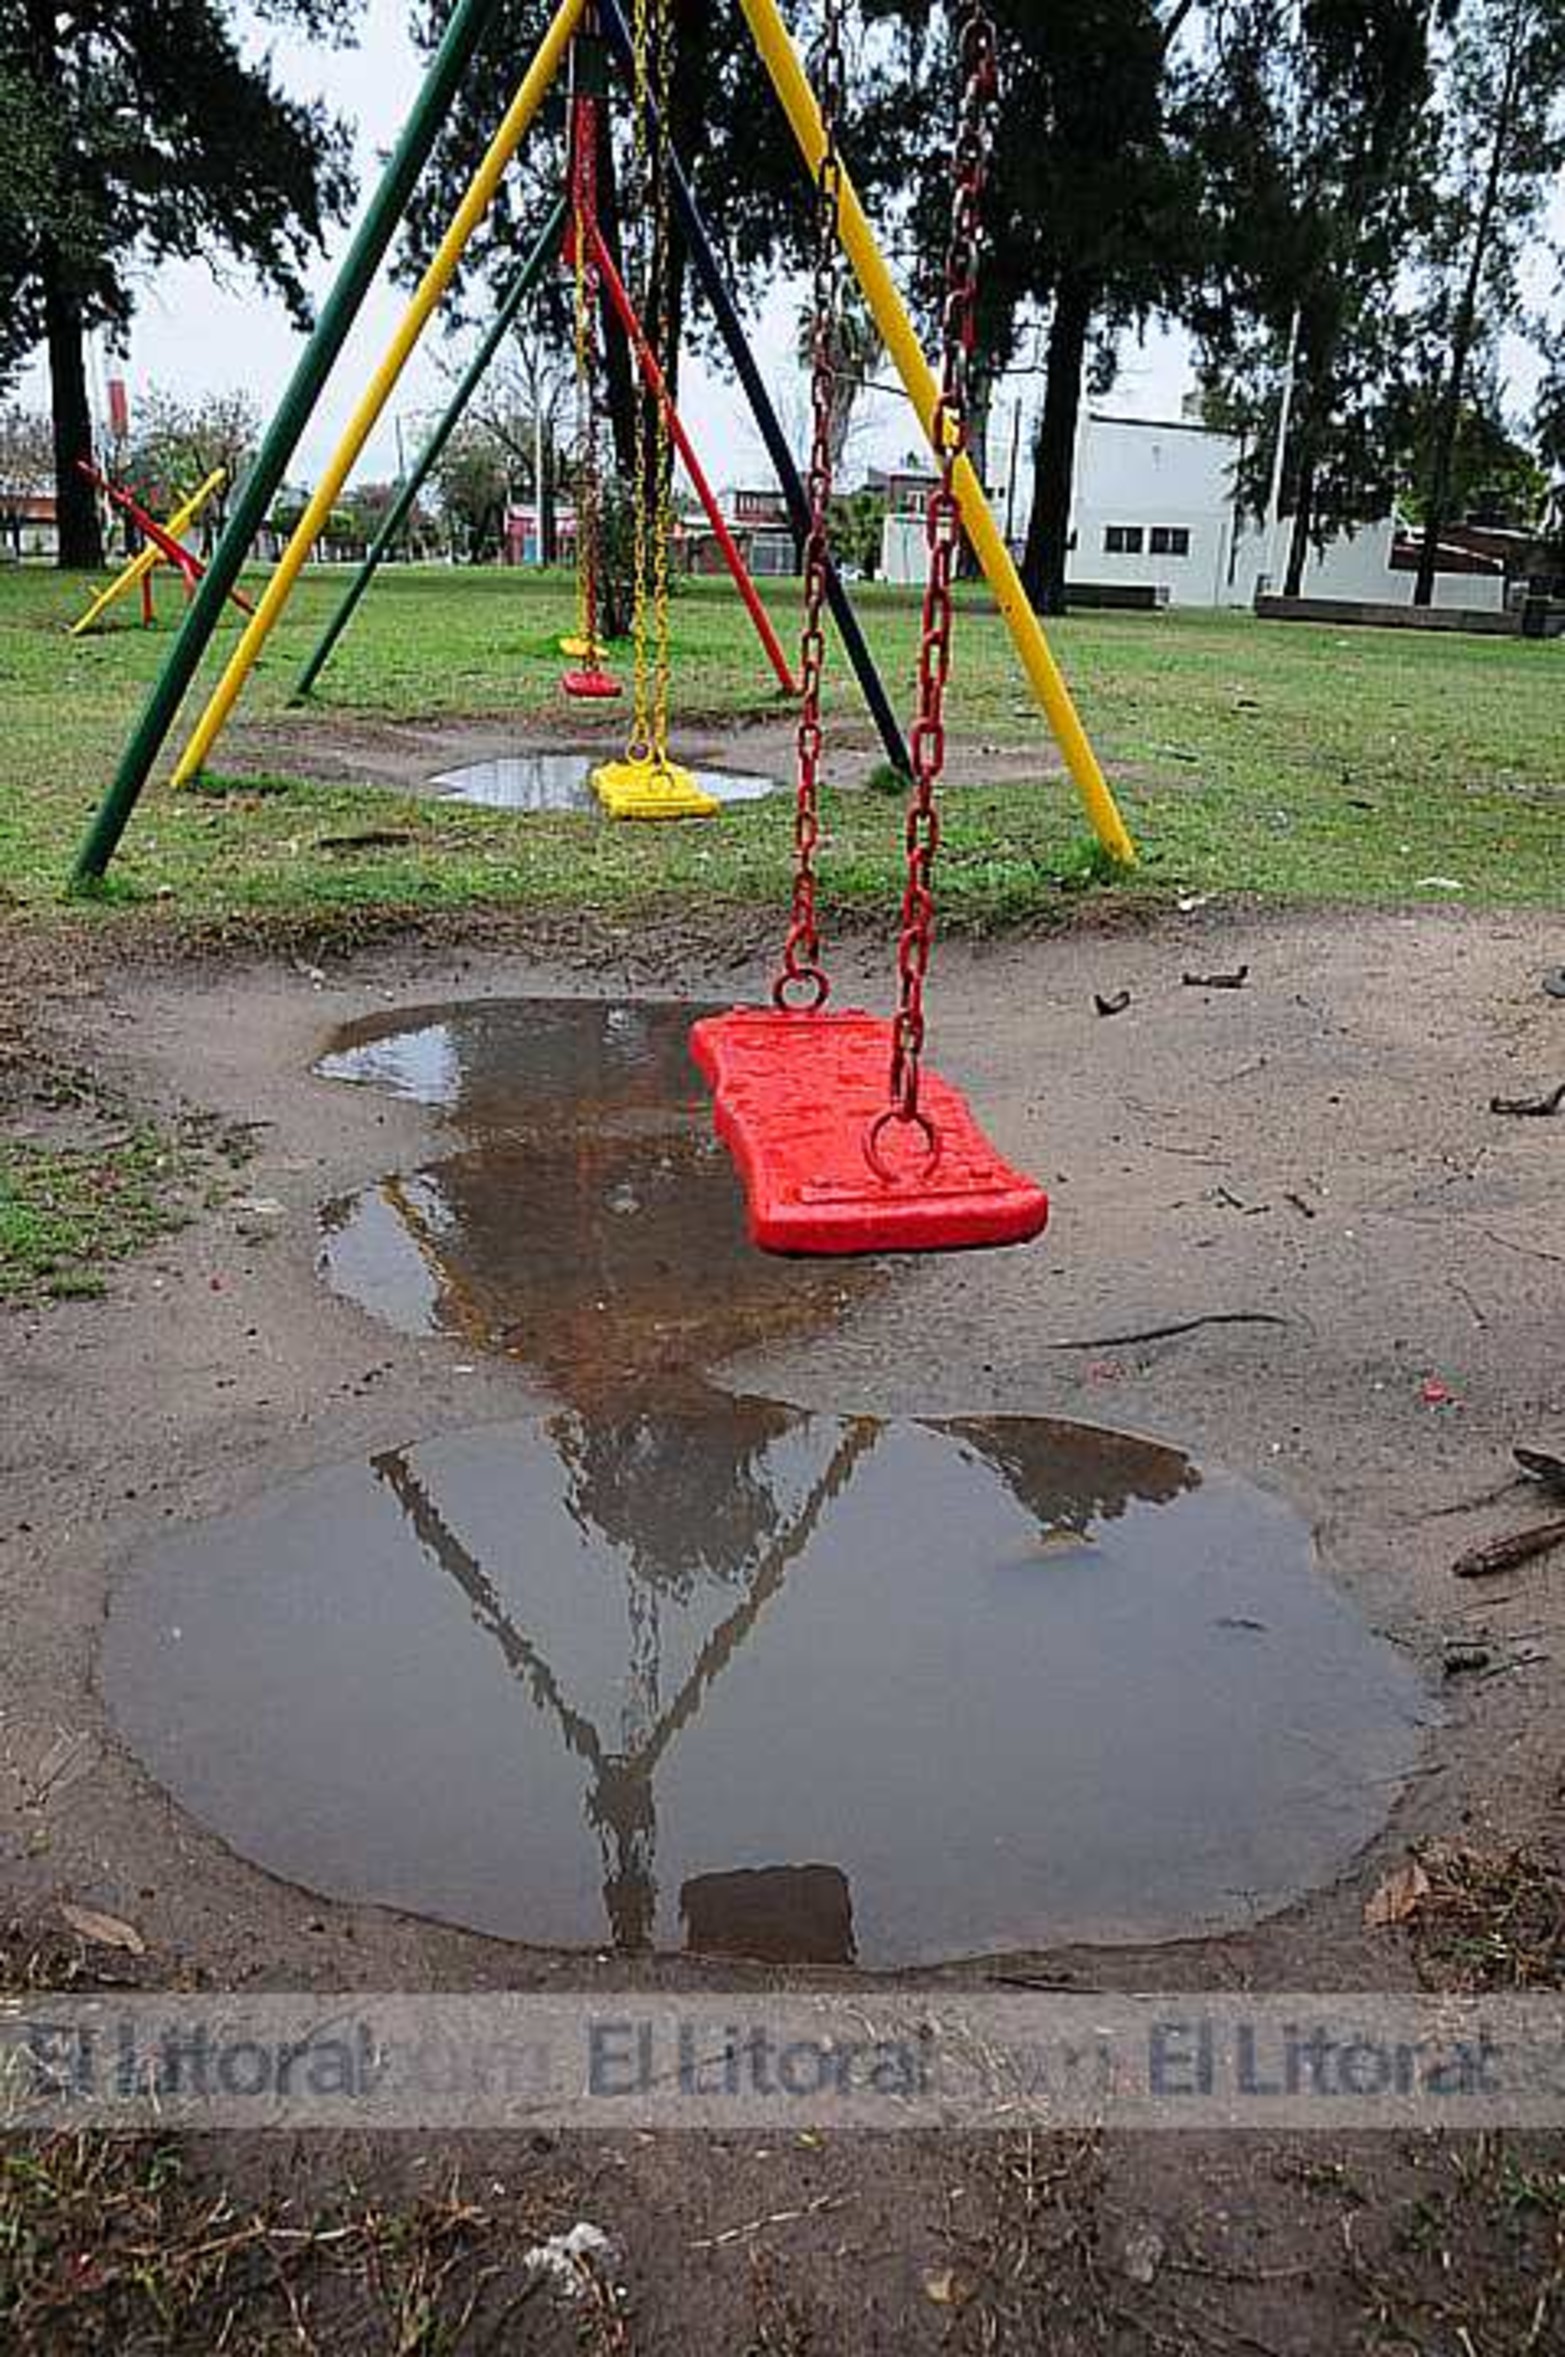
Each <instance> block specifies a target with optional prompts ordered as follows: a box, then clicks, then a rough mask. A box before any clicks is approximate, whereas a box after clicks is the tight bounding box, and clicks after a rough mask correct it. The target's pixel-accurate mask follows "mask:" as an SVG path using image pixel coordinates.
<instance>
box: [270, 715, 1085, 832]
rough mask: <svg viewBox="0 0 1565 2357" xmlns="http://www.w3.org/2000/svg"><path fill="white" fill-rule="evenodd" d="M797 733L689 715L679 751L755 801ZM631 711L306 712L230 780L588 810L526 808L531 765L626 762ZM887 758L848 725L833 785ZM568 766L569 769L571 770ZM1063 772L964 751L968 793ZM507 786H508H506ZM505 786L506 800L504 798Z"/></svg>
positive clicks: (1043, 763) (284, 723) (548, 774)
mask: <svg viewBox="0 0 1565 2357" xmlns="http://www.w3.org/2000/svg"><path fill="white" fill-rule="evenodd" d="M794 738H795V730H794V726H793V724H792V723H791V722H789V721H787V720H769V719H762V720H748V721H735V720H733V719H731V718H724V719H722V720H702V719H701V718H700V717H699V716H692V715H688V714H687V715H685V716H684V717H683V719H682V720H681V723H680V727H679V730H678V733H677V736H676V737H675V739H674V740H673V741H672V742H671V743H670V746H669V751H670V753H671V754H672V756H673V758H674V759H675V760H676V761H678V762H681V763H683V764H684V765H685V766H686V767H688V768H695V769H697V770H701V771H712V772H715V773H716V774H717V776H718V778H719V780H720V781H721V780H722V779H724V778H729V779H732V780H735V781H743V782H742V783H735V784H734V785H732V786H730V787H728V788H727V789H725V788H724V786H723V785H722V784H721V783H720V784H719V785H718V786H716V787H714V789H713V791H714V792H717V793H718V794H719V796H720V798H721V799H724V800H727V799H735V800H746V799H749V798H750V791H751V781H764V785H763V786H762V789H761V790H763V791H765V790H768V789H769V788H770V787H771V785H772V783H773V782H774V781H775V780H778V779H789V778H791V777H792V776H793V773H794V766H795V760H796V749H795V742H794ZM624 740H625V715H624V712H623V709H621V708H619V707H615V708H614V709H612V710H609V711H605V712H601V713H593V714H586V713H584V712H583V711H582V710H581V709H580V707H577V708H576V709H575V710H573V711H571V712H568V713H567V712H562V713H561V714H560V715H559V716H558V718H557V719H555V720H553V721H551V720H549V719H547V718H545V719H542V720H536V719H533V720H529V721H528V722H527V723H526V724H525V726H520V727H519V726H518V724H517V722H516V720H515V719H514V718H505V717H502V716H500V715H496V717H495V718H494V719H493V720H485V719H481V718H480V719H473V718H465V717H463V716H461V715H457V714H453V715H451V716H449V717H446V716H437V715H434V714H431V715H430V716H429V717H428V718H427V719H423V720H374V719H369V718H366V717H364V716H363V715H361V714H353V713H334V712H330V711H325V710H314V709H311V710H306V711H302V712H298V713H290V714H288V715H287V716H286V717H283V718H280V719H277V720H265V721H246V722H244V723H242V724H241V725H239V726H237V727H236V728H235V729H234V731H233V733H232V735H231V737H230V738H229V739H228V740H227V741H226V750H225V754H224V763H223V766H224V769H225V772H228V773H231V774H232V775H233V776H235V777H245V776H248V775H250V774H252V773H255V772H262V773H265V772H274V771H277V770H282V771H284V772H286V774H288V775H289V776H291V777H302V778H317V779H319V780H321V781H322V783H324V784H328V785H339V784H342V785H366V786H377V785H378V786H388V787H393V788H395V789H396V790H397V791H398V792H399V793H423V792H430V793H433V794H436V795H443V794H446V793H447V792H448V787H447V784H446V780H447V779H448V778H449V776H450V774H451V773H452V772H453V771H455V770H458V769H463V768H468V769H475V770H477V769H485V768H489V769H493V770H497V771H498V772H499V773H500V775H499V778H498V779H497V780H496V786H495V791H494V793H493V794H490V793H482V794H475V795H474V797H473V798H474V799H478V800H484V801H496V802H497V803H498V806H499V807H502V808H512V809H529V808H531V809H538V808H549V809H578V808H583V809H585V808H587V807H588V804H587V803H584V802H577V801H554V800H548V801H542V802H541V801H536V800H532V799H531V798H530V796H531V792H532V787H531V785H530V784H529V786H528V789H527V794H526V795H525V796H524V797H523V798H522V799H521V800H513V799H511V796H512V794H516V795H521V794H522V780H523V774H524V772H523V768H522V767H521V766H520V765H531V764H537V765H538V766H539V769H540V770H541V771H542V773H543V776H544V777H545V779H546V780H547V790H548V791H549V792H550V793H557V792H560V791H563V790H565V788H566V786H567V785H568V784H569V783H570V781H571V780H573V779H574V778H575V777H576V776H578V775H579V771H578V769H577V765H578V764H579V763H581V762H584V761H587V762H591V761H603V760H612V759H618V758H619V756H620V755H621V753H622V752H623V750H624ZM884 760H885V749H884V747H883V746H882V745H881V742H880V740H879V738H878V737H877V736H875V734H874V733H873V731H872V729H871V728H870V727H869V725H868V723H867V722H863V721H861V720H857V719H854V718H849V719H847V720H845V721H844V724H843V726H842V729H841V731H840V733H839V734H838V735H836V736H834V738H833V760H832V783H833V784H834V785H837V786H841V787H844V788H846V789H848V790H850V791H851V790H854V789H856V788H858V787H861V786H863V785H865V784H866V783H867V782H868V781H869V779H870V778H871V777H872V776H873V775H874V773H875V772H876V770H878V769H879V768H880V767H881V765H882V763H883V762H884ZM566 763H569V764H570V765H571V766H570V768H569V770H567V769H566V768H564V767H563V766H556V765H557V764H559V765H563V764H566ZM1055 766H1056V763H1055V761H1054V757H1053V755H1052V753H1051V752H1050V751H1049V750H1048V749H1047V748H1046V747H1042V746H1040V745H1039V744H1038V743H1037V741H1036V739H1033V740H1032V741H1028V740H1027V739H1026V738H1021V739H1018V740H1017V741H1016V742H1015V743H1011V744H1007V743H1004V742H998V741H997V742H993V743H984V744H978V745H973V746H970V747H966V748H964V751H963V756H962V774H963V777H964V778H965V779H966V780H967V782H968V783H969V784H972V785H993V784H1005V783H1008V782H1011V781H1013V780H1014V781H1016V782H1018V783H1020V782H1025V781H1026V780H1028V779H1035V778H1037V777H1039V776H1040V775H1042V774H1044V773H1045V772H1046V771H1049V770H1051V769H1052V768H1054V767H1055ZM506 781H509V784H508V785H507V783H506ZM502 788H504V793H503V797H502Z"/></svg>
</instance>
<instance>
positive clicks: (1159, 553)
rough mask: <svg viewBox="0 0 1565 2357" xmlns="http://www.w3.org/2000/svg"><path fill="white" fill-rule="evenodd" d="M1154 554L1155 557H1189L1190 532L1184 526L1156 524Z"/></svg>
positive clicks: (1154, 529)
mask: <svg viewBox="0 0 1565 2357" xmlns="http://www.w3.org/2000/svg"><path fill="white" fill-rule="evenodd" d="M1152 554H1153V555H1154V556H1155V557H1187V556H1188V555H1189V554H1190V532H1189V528H1188V526H1186V525H1184V524H1154V525H1153V527H1152Z"/></svg>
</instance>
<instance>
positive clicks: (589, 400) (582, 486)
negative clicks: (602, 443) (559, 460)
mask: <svg viewBox="0 0 1565 2357" xmlns="http://www.w3.org/2000/svg"><path fill="white" fill-rule="evenodd" d="M571 114H572V122H571V131H572V139H573V146H572V152H571V215H572V218H571V237H572V253H571V259H572V261H573V263H574V265H575V275H576V346H577V349H576V400H577V435H578V439H579V443H580V449H579V454H578V461H577V469H578V471H577V501H576V506H577V516H576V562H577V567H578V570H579V573H580V578H581V584H582V597H581V608H582V610H581V617H580V619H581V625H582V636H583V637H584V638H585V639H586V642H587V651H586V654H585V655H584V656H583V657H582V658H581V660H582V662H583V663H584V664H585V665H586V667H587V669H588V670H589V671H596V670H597V669H598V668H599V648H598V568H599V563H600V547H599V542H600V524H599V509H600V504H601V503H600V498H599V488H598V394H597V381H596V379H597V368H596V361H597V318H598V266H597V263H596V261H595V260H594V259H593V250H592V232H593V230H594V229H595V227H596V225H597V218H598V122H597V108H596V106H595V105H594V103H593V100H592V99H591V98H590V97H589V96H587V95H586V94H585V93H578V94H577V95H576V96H575V98H574V99H573V101H572V107H571ZM538 497H539V519H540V528H541V523H542V514H543V508H542V500H543V489H542V486H541V485H540V486H539V493H538Z"/></svg>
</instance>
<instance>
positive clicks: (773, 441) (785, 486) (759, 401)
mask: <svg viewBox="0 0 1565 2357" xmlns="http://www.w3.org/2000/svg"><path fill="white" fill-rule="evenodd" d="M598 4H599V9H600V13H601V15H602V20H603V27H604V30H605V32H606V33H607V35H608V38H609V41H610V43H611V45H612V47H613V50H614V54H615V56H616V57H617V58H618V60H619V63H620V67H621V69H622V71H623V72H624V73H625V74H626V75H627V76H629V75H630V74H631V73H632V72H633V70H634V55H635V53H634V51H633V49H632V47H631V40H630V33H629V30H628V29H627V27H626V23H625V18H624V13H623V11H622V10H621V8H620V5H619V0H598ZM669 161H670V169H669V188H670V191H671V193H672V196H673V199H674V206H675V210H676V211H677V212H678V214H679V218H680V223H681V226H682V227H683V229H684V232H685V238H686V242H687V243H688V245H689V247H690V256H691V260H692V261H693V262H694V263H695V266H696V269H697V272H698V273H699V275H700V279H701V284H702V286H703V288H704V289H705V292H706V299H707V301H708V302H709V303H710V305H711V307H712V316H713V318H714V319H715V320H716V321H717V326H718V332H719V334H720V335H721V336H722V339H723V341H724V343H725V344H726V345H727V346H728V354H729V358H730V359H731V360H732V361H733V364H734V369H735V372H736V373H737V375H738V378H739V382H740V383H741V384H742V385H743V387H744V390H745V397H746V399H747V400H748V402H749V404H750V414H751V415H752V417H753V418H754V419H755V422H756V426H757V428H758V429H759V432H760V436H761V439H762V441H763V442H764V443H765V444H766V450H767V455H768V457H769V458H770V459H771V462H772V465H773V467H774V468H775V469H776V473H777V480H778V482H779V483H780V484H781V486H782V493H783V497H784V499H785V500H786V501H787V503H788V513H789V516H790V517H791V518H792V521H793V528H794V530H795V531H796V532H797V533H799V534H800V535H801V536H802V535H803V534H804V533H806V532H807V531H808V530H809V526H810V503H809V499H808V496H807V495H806V492H805V488H804V485H803V483H802V481H801V480H800V477H799V470H798V468H797V467H796V466H795V464H794V460H793V453H792V451H791V450H790V449H789V447H788V441H787V437H786V435H785V434H784V433H783V430H782V427H781V425H780V424H779V423H778V418H777V412H776V410H775V409H774V408H773V407H772V400H771V395H770V394H769V393H768V392H767V390H766V380H765V378H764V377H763V376H762V374H761V371H760V368H759V367H758V365H757V363H756V358H755V354H754V353H753V352H752V351H751V349H750V345H749V340H748V338H747V337H746V335H745V332H744V325H743V322H742V321H741V319H740V317H739V314H738V312H737V311H736V310H735V308H734V303H733V298H732V296H731V295H730V294H729V292H728V289H727V287H726V285H725V284H724V282H723V273H722V269H721V266H720V265H719V263H718V259H717V255H716V253H715V251H714V250H713V246H712V241H711V239H710V238H709V237H708V235H707V232H706V224H705V222H704V221H703V220H702V218H701V212H700V208H699V206H698V205H697V203H696V200H695V197H694V195H693V193H692V191H691V187H690V183H689V181H688V180H687V179H686V178H685V175H684V172H683V170H682V168H681V166H680V162H679V158H678V157H677V156H671V157H670V159H669ZM826 594H827V597H828V598H829V600H830V602H831V611H832V619H833V620H834V621H835V623H836V625H837V629H838V632H839V634H840V636H841V639H842V643H843V646H844V648H845V649H846V652H847V657H848V661H849V662H850V663H851V664H852V665H853V668H854V671H855V672H856V673H857V675H858V682H859V686H860V688H861V689H862V690H863V694H864V701H865V703H866V704H867V705H868V706H869V709H870V714H871V716H872V718H873V720H874V722H875V726H876V728H877V729H878V730H879V732H880V741H881V743H882V744H883V745H884V747H885V749H886V759H887V760H888V761H889V762H890V763H891V765H892V767H893V769H896V770H898V771H900V772H901V774H902V776H904V777H911V776H912V774H913V765H912V762H911V760H910V758H909V756H908V749H907V741H906V739H905V738H904V736H903V734H902V729H901V726H900V724H899V722H898V720H897V716H896V714H895V712H893V710H892V708H891V700H890V698H889V697H888V696H887V694H886V690H885V686H884V684H883V682H882V680H881V677H880V673H879V672H878V671H877V670H876V668H875V658H874V656H873V655H872V654H871V653H870V651H869V648H868V646H867V645H866V644H865V641H864V633H863V631H862V630H861V629H860V627H859V619H858V616H857V615H856V614H855V613H854V611H853V607H852V604H851V602H850V601H849V598H848V593H847V590H846V588H845V587H844V586H843V582H842V577H841V575H840V574H839V573H838V571H837V568H836V565H835V564H834V563H832V562H831V561H830V560H828V562H827V567H826Z"/></svg>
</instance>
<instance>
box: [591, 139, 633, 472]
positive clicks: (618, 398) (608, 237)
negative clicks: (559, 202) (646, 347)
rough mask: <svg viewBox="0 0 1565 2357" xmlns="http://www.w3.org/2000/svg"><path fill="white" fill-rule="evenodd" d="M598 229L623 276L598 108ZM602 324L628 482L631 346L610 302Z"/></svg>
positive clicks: (617, 465) (615, 429)
mask: <svg viewBox="0 0 1565 2357" xmlns="http://www.w3.org/2000/svg"><path fill="white" fill-rule="evenodd" d="M598 226H599V228H600V229H601V230H602V232H603V242H604V244H605V245H606V246H607V247H608V249H609V253H610V255H611V257H612V259H613V263H614V267H615V269H616V270H617V271H618V272H619V274H620V276H621V278H623V277H624V275H625V248H624V245H623V243H622V241H621V238H620V228H619V186H618V183H617V181H616V178H615V173H614V144H613V141H612V140H611V138H610V136H609V125H608V110H607V108H606V107H600V108H599V109H598ZM600 315H601V318H602V322H603V376H604V386H605V390H606V393H607V398H608V410H609V430H610V434H611V437H612V439H613V444H614V471H615V473H616V474H617V475H618V476H619V477H620V479H621V480H622V481H623V482H626V483H628V482H630V480H631V479H632V477H633V476H634V474H635V471H636V396H635V393H634V391H633V389H632V382H631V370H630V344H629V341H628V339H627V338H626V334H625V330H624V329H623V328H622V327H621V325H620V323H619V314H618V312H617V311H616V310H615V308H614V306H613V304H612V303H610V302H608V301H607V300H605V301H604V302H603V303H602V304H601V305H600Z"/></svg>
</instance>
